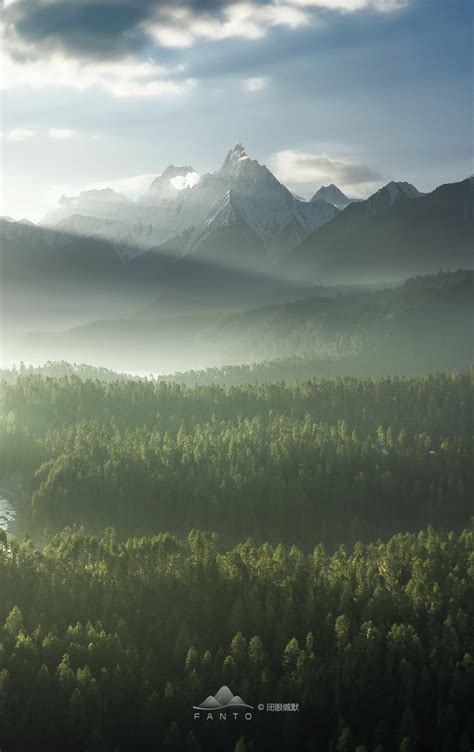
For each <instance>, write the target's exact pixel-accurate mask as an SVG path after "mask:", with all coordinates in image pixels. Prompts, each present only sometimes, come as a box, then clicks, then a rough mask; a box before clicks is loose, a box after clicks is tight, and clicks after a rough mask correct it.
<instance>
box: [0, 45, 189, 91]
mask: <svg viewBox="0 0 474 752" xmlns="http://www.w3.org/2000/svg"><path fill="white" fill-rule="evenodd" d="M181 71H182V67H181V66H177V67H175V68H172V69H167V68H164V67H163V66H159V65H156V64H155V63H152V62H150V61H149V60H144V61H138V60H135V59H133V58H125V59H123V60H114V61H104V62H97V61H96V62H85V61H83V60H80V59H79V58H75V57H66V56H65V55H64V54H62V53H54V54H51V55H49V56H47V57H42V58H37V59H35V60H26V61H25V62H20V61H18V60H17V59H15V58H14V57H12V56H11V55H10V54H8V52H3V53H1V54H0V89H16V88H29V89H43V88H67V89H76V90H78V91H83V90H85V89H88V88H90V87H99V88H101V89H104V90H105V91H107V92H108V93H109V94H111V95H112V96H115V97H156V96H162V95H176V94H182V93H184V92H186V91H188V90H189V89H190V88H191V87H192V86H194V85H195V83H196V82H195V80H194V79H191V78H187V79H181V78H176V77H175V75H176V73H179V72H181Z"/></svg>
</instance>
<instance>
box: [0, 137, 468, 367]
mask: <svg viewBox="0 0 474 752" xmlns="http://www.w3.org/2000/svg"><path fill="white" fill-rule="evenodd" d="M473 189H474V181H473V178H468V179H467V180H463V181H461V182H459V183H453V184H446V185H442V186H439V187H438V188H436V189H435V190H434V191H432V192H430V193H425V194H423V193H421V192H420V191H418V190H417V189H416V188H415V187H414V186H413V185H411V184H410V183H408V182H390V183H388V184H387V185H386V186H384V187H383V188H381V189H380V190H378V191H376V192H375V193H374V194H373V195H372V196H370V197H369V198H367V199H365V200H358V201H351V202H350V203H348V204H347V205H346V206H345V207H343V208H342V205H343V203H344V202H345V201H349V199H348V198H347V197H346V196H344V194H343V193H342V191H340V190H339V189H338V188H337V186H335V185H330V186H323V187H322V188H321V189H320V190H319V191H318V192H317V193H316V195H315V196H314V197H313V199H314V200H310V201H305V200H303V199H301V198H298V197H296V196H294V195H293V194H292V193H290V191H289V190H288V189H287V188H286V187H285V186H284V185H282V183H280V182H279V181H278V180H277V179H276V178H275V177H274V176H273V175H272V173H271V172H270V171H269V170H268V169H267V168H266V167H265V166H262V165H260V164H259V163H258V162H256V161H255V160H252V159H251V158H250V157H249V156H248V154H247V153H246V151H245V149H244V148H243V146H241V145H240V144H237V145H236V146H235V147H234V148H233V149H231V150H230V151H229V152H228V154H227V156H226V158H225V160H224V163H223V164H222V166H221V167H220V169H218V170H217V171H216V172H214V173H211V174H208V175H203V176H199V175H198V174H197V172H196V170H195V169H194V168H193V167H192V166H191V165H186V164H185V165H182V166H178V167H176V166H173V165H171V166H170V167H168V168H167V169H166V170H165V171H164V172H163V173H162V174H161V175H160V176H158V177H157V178H155V179H154V180H153V181H152V183H151V185H150V186H149V188H148V190H147V191H146V193H145V194H144V195H143V196H141V197H140V198H139V199H137V200H136V201H132V200H131V199H129V198H127V197H126V196H125V195H123V194H120V193H117V192H115V191H113V190H112V189H110V188H107V189H101V190H91V191H84V192H83V193H81V194H80V195H79V196H77V197H65V196H63V197H62V198H61V199H60V206H59V208H57V209H55V210H54V211H52V212H50V213H49V215H48V217H47V222H45V223H44V224H43V225H42V226H38V225H35V224H33V223H31V222H29V221H28V220H22V221H19V222H16V221H14V220H12V219H11V218H8V217H4V218H0V276H1V293H2V294H1V296H0V307H1V308H0V316H1V320H2V342H1V344H2V348H3V351H4V352H3V357H4V359H7V360H10V362H11V361H16V360H18V359H21V358H22V357H23V355H22V353H23V352H25V351H29V352H30V354H31V353H33V350H34V353H35V355H34V357H35V360H38V358H39V357H40V353H42V352H46V349H47V351H48V352H50V356H49V357H52V358H54V359H57V358H63V357H64V355H65V354H66V353H67V356H68V358H69V359H72V360H74V359H76V357H78V356H80V357H81V359H86V360H87V359H88V358H87V353H88V352H91V348H92V349H94V352H95V353H96V354H97V357H96V358H95V362H99V361H100V358H101V357H102V353H103V352H104V348H109V349H110V348H113V349H114V353H115V355H116V356H117V357H115V355H114V359H113V366H114V367H119V368H123V367H124V365H125V366H126V365H127V364H123V363H122V361H121V360H120V357H121V356H120V353H122V351H123V349H124V348H126V350H127V351H130V349H132V350H133V351H134V352H135V353H136V356H137V361H138V360H140V362H141V363H143V364H146V367H152V366H153V368H155V364H156V363H158V364H161V365H158V366H156V368H158V367H159V368H160V369H161V370H162V372H163V371H164V370H169V369H173V368H174V369H177V368H183V367H189V366H190V364H191V363H199V364H201V365H202V364H204V365H205V363H206V360H204V361H203V360H202V355H203V354H204V355H205V354H206V353H211V351H212V350H213V348H214V350H215V349H216V348H215V347H214V345H215V344H216V345H217V343H218V347H217V350H218V351H219V352H214V355H213V362H214V363H216V362H222V360H221V356H222V358H224V357H225V361H224V362H233V360H234V355H236V353H237V352H238V351H239V352H240V355H239V357H240V358H241V359H242V360H245V358H246V357H251V358H252V359H255V358H257V357H258V351H259V350H260V351H262V354H264V357H266V358H272V357H278V356H279V355H285V356H289V355H291V353H298V354H302V353H304V352H306V351H307V352H310V351H312V348H313V346H314V347H315V348H316V349H317V348H318V347H319V348H320V349H321V347H323V346H324V348H325V352H330V350H331V347H332V345H331V346H330V347H329V350H328V346H327V344H326V340H327V338H326V335H325V334H324V337H323V335H322V334H321V333H320V331H319V329H317V327H316V328H315V325H314V324H313V323H312V322H310V321H309V320H307V319H305V318H304V316H303V318H302V319H301V320H299V321H298V323H297V324H296V326H295V328H294V330H291V333H290V330H289V329H288V327H287V325H286V324H285V321H286V319H287V318H288V317H289V316H290V314H291V317H293V316H294V311H295V310H296V309H293V308H285V306H286V305H287V304H291V303H292V301H298V300H302V299H303V300H304V299H308V298H310V297H313V298H314V297H315V296H317V297H318V299H319V298H321V297H322V298H327V297H328V296H329V297H330V298H332V297H333V296H334V295H337V294H339V292H340V291H341V290H342V292H344V294H345V292H347V290H345V288H346V287H348V286H349V287H350V288H351V289H352V291H356V288H357V287H358V288H359V289H361V288H367V286H375V287H377V286H378V287H380V286H385V287H387V285H389V286H390V285H392V284H394V283H399V282H401V281H403V280H404V279H406V278H407V277H410V276H413V275H419V274H433V273H437V272H438V271H439V270H455V269H458V268H463V269H472V268H473V247H474V243H473V239H474V238H473V228H474V222H473V208H474V190H473ZM318 196H319V197H318ZM322 197H325V198H322ZM326 199H331V200H332V201H334V202H336V201H337V204H338V205H336V204H335V203H334V204H333V203H330V201H329V200H326ZM328 285H332V286H335V287H334V288H333V289H332V291H330V292H327V289H328V288H327V286H328ZM322 286H326V288H325V289H324V287H322ZM339 288H340V289H339ZM459 289H461V288H459ZM451 299H452V296H451V297H450V298H449V300H451ZM324 305H325V303H324V301H323V302H320V303H319V302H318V303H317V305H316V309H317V311H316V312H317V318H318V321H321V320H322V319H321V316H322V311H323V308H324ZM274 306H283V307H280V308H278V310H277V309H276V308H274ZM318 306H322V307H321V309H320V308H318ZM250 309H252V310H253V311H260V312H257V313H252V314H251V316H250V318H249V319H246V318H245V312H246V311H248V310H250ZM305 310H306V309H305ZM331 310H332V313H331V317H333V318H334V319H337V317H338V316H340V315H342V314H341V309H340V308H339V307H336V308H335V309H334V310H333V309H331ZM446 310H447V308H446ZM311 315H312V316H313V314H311ZM367 315H368V314H367ZM387 315H390V316H391V315H392V313H389V314H387ZM410 315H411V314H410ZM363 316H365V314H363ZM229 317H230V318H229ZM227 320H228V322H227V323H226V321H227ZM288 320H289V319H288ZM295 320H296V319H295ZM247 321H249V322H250V324H249V326H248V327H247V323H246V322H247ZM258 322H261V326H260V324H259V323H258ZM277 322H278V323H277ZM363 322H364V318H362V319H361V326H362V325H363ZM318 326H319V324H318ZM252 331H253V332H254V334H255V336H253V335H252ZM278 331H279V332H281V333H282V332H286V333H287V334H286V335H285V337H280V336H279V335H278ZM321 331H322V330H321ZM33 332H35V334H32V333H33ZM237 332H238V334H236V333H237ZM244 332H246V333H245V337H244V336H243V334H244ZM308 332H312V334H311V336H310V337H309V338H308V336H307V335H308ZM241 335H242V337H243V338H242V337H241ZM344 336H345V335H344ZM355 336H356V333H355V332H353V333H351V334H350V338H353V337H355ZM25 337H26V339H25ZM322 337H323V338H322ZM323 339H324V343H323ZM285 341H287V343H288V347H287V345H285ZM26 342H28V345H27V344H26ZM318 342H319V344H318ZM28 348H30V349H29V350H28ZM45 348H46V349H45ZM155 350H157V351H158V352H159V357H158V355H156V353H155ZM177 353H178V354H179V357H178V355H177ZM110 362H112V361H110ZM148 364H149V365H148ZM127 367H128V366H127Z"/></svg>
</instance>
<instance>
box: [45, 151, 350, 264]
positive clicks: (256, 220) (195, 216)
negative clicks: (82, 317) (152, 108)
mask: <svg viewBox="0 0 474 752" xmlns="http://www.w3.org/2000/svg"><path fill="white" fill-rule="evenodd" d="M61 204H62V207H61V208H60V209H56V210H54V211H53V212H50V213H49V214H48V215H47V217H46V221H47V222H48V223H55V224H56V223H60V224H61V227H62V228H63V229H66V228H67V229H68V231H71V232H82V233H86V234H94V235H100V236H101V237H104V238H106V239H108V240H111V241H113V242H114V243H116V244H124V245H127V246H128V247H129V248H130V249H132V250H130V251H129V254H132V255H133V253H141V252H143V251H144V250H147V249H149V248H152V247H155V246H163V245H164V244H166V243H168V244H171V246H172V248H173V252H174V253H176V255H178V256H181V255H184V254H186V253H189V252H195V251H196V250H197V249H198V248H199V247H201V246H202V244H203V243H205V242H206V241H207V240H209V238H210V237H211V236H212V235H213V233H214V232H215V231H217V230H220V229H221V228H223V227H229V226H233V227H234V228H235V227H236V226H237V225H239V224H240V225H242V226H245V228H246V231H249V232H250V233H252V234H254V235H256V236H257V237H258V238H259V239H260V241H261V243H262V245H263V247H264V249H265V251H266V253H267V255H268V256H269V257H278V256H281V255H282V254H284V253H286V252H287V251H288V250H290V249H291V248H293V247H295V246H296V245H297V244H298V243H299V242H301V241H302V240H303V239H304V238H305V237H307V235H309V233H311V232H312V231H313V230H315V229H316V228H317V227H319V226H320V225H321V224H323V223H324V222H327V221H329V220H330V219H332V217H334V216H335V215H336V214H337V209H336V208H335V207H334V206H332V205H330V204H328V203H327V202H325V201H320V200H316V201H313V202H311V203H310V202H306V201H300V200H298V199H297V198H295V197H294V196H293V195H292V194H291V193H290V191H288V189H287V188H285V186H284V185H282V184H281V183H280V182H279V181H278V180H277V179H276V178H275V177H274V175H273V174H272V173H271V172H270V171H269V170H268V169H267V168H266V167H265V166H262V165H260V164H259V163H258V162H257V161H255V160H252V159H250V157H249V156H248V154H247V153H246V151H245V149H244V148H243V146H242V145H241V144H237V145H236V146H235V147H234V148H233V149H231V150H230V151H229V153H228V154H227V156H226V159H225V161H224V163H223V165H222V167H221V168H220V169H219V170H217V171H216V172H214V173H210V174H206V175H203V176H202V177H199V176H198V174H197V173H196V171H195V170H194V169H193V168H192V167H190V166H184V167H174V166H173V165H170V167H168V168H166V170H165V171H164V172H163V173H162V174H161V175H160V176H159V177H158V178H156V179H155V180H154V181H153V182H152V184H151V186H150V188H149V190H148V192H147V193H146V194H145V195H144V196H141V197H140V198H139V199H138V200H137V201H132V200H130V199H127V198H126V196H124V195H123V194H119V193H116V192H115V191H113V190H111V189H105V190H99V191H97V190H95V191H84V192H83V193H81V194H80V195H79V196H78V197H73V198H65V197H63V198H62V199H61ZM77 215H82V216H83V220H80V219H79V217H78V216H77ZM94 218H95V219H97V220H98V222H97V226H96V227H95V226H94V224H93V219H94ZM66 220H67V221H66ZM100 221H102V224H101V222H100ZM171 246H170V247H171Z"/></svg>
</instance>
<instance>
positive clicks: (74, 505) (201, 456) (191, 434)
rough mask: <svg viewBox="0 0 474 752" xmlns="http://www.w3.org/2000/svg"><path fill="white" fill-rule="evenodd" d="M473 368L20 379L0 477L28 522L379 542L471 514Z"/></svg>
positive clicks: (5, 390) (11, 388)
mask: <svg viewBox="0 0 474 752" xmlns="http://www.w3.org/2000/svg"><path fill="white" fill-rule="evenodd" d="M472 386H473V385H472V375H467V374H459V375H452V376H448V375H439V376H427V377H424V378H419V379H412V380H409V379H407V380H399V379H388V378H387V379H381V380H357V379H348V378H346V379H339V380H336V381H324V380H323V381H309V382H306V383H303V384H300V385H296V386H294V387H290V386H285V385H284V384H260V385H258V384H257V385H247V386H242V387H224V386H209V387H196V388H192V389H190V388H187V387H185V386H179V385H177V384H167V383H165V382H153V381H131V380H119V381H112V382H110V383H106V382H101V381H99V380H96V381H91V380H85V381H83V380H81V379H80V378H78V377H77V376H65V377H63V378H49V377H48V378H43V377H42V376H38V375H29V376H25V377H20V378H19V379H18V380H17V381H16V383H15V384H11V385H8V384H4V385H3V387H2V390H1V400H2V402H1V404H2V422H1V431H2V436H1V439H2V440H1V456H0V459H1V464H0V479H1V482H2V484H4V485H5V486H7V487H14V488H19V489H21V491H19V492H18V495H19V503H20V506H21V509H22V513H23V515H24V517H25V520H27V521H28V525H30V526H32V529H35V530H36V531H37V532H39V531H41V530H42V529H43V528H44V527H45V526H48V527H50V528H53V529H60V528H61V527H62V526H63V525H71V524H79V525H80V524H84V525H86V527H87V528H88V529H90V530H97V529H100V528H102V527H104V526H107V525H114V526H115V527H117V530H118V531H119V532H120V534H121V535H130V534H136V533H141V534H143V533H144V532H145V531H146V532H160V531H163V530H165V531H172V532H175V533H178V534H183V533H187V532H188V531H189V530H190V529H192V528H195V527H198V528H201V529H206V530H213V531H217V532H219V533H221V534H222V535H223V536H224V538H225V539H226V540H228V541H232V542H237V541H238V540H241V539H242V538H245V537H247V536H249V535H251V536H254V537H255V538H256V539H257V540H258V541H260V542H265V541H273V542H279V541H286V542H288V543H298V544H300V545H304V546H305V547H308V546H309V547H311V546H312V545H313V544H314V541H315V540H318V541H320V540H322V541H326V542H327V543H330V544H332V545H336V544H339V543H341V542H349V543H351V542H355V541H357V540H358V539H360V538H362V539H365V540H369V539H374V538H376V537H378V536H387V535H390V534H393V533H395V532H397V531H399V530H417V529H419V528H421V527H423V526H425V525H427V524H430V523H433V524H436V525H439V526H441V527H443V528H446V527H448V528H450V527H454V528H458V527H461V526H463V525H465V524H466V523H467V522H468V521H469V518H470V516H471V514H472V512H473V505H472V498H473V495H474V494H473V491H474V476H473V468H472V463H470V462H469V457H470V453H471V451H472V443H471V442H472V422H471V410H472Z"/></svg>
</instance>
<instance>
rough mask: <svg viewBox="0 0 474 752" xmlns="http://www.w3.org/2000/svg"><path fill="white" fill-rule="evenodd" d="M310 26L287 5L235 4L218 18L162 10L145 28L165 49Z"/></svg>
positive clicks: (181, 9) (176, 9) (168, 8)
mask: <svg viewBox="0 0 474 752" xmlns="http://www.w3.org/2000/svg"><path fill="white" fill-rule="evenodd" d="M309 23H310V19H309V17H308V16H307V14H306V13H305V12H304V10H302V9H301V8H297V7H294V5H292V3H291V0H290V2H287V3H285V2H281V3H280V2H274V3H270V4H262V5H256V4H255V3H252V2H234V3H230V4H229V5H227V6H224V7H223V9H222V14H221V17H218V16H215V15H212V14H211V13H206V12H203V11H195V10H193V9H191V8H186V7H176V6H172V5H167V6H164V7H162V8H161V9H160V10H159V11H158V13H157V16H156V18H155V20H154V21H153V22H152V23H151V24H150V23H149V22H147V23H146V25H145V29H146V31H147V33H149V34H151V36H152V37H154V39H156V40H157V41H158V42H159V43H160V44H162V45H163V46H165V47H190V46H191V45H192V44H193V43H194V42H195V41H197V40H199V39H210V40H214V41H220V40H223V39H231V38H241V39H260V38H261V37H263V36H265V34H266V32H267V29H269V28H271V27H275V26H286V27H289V28H291V29H297V28H299V27H301V26H306V25H308V24H309Z"/></svg>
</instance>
